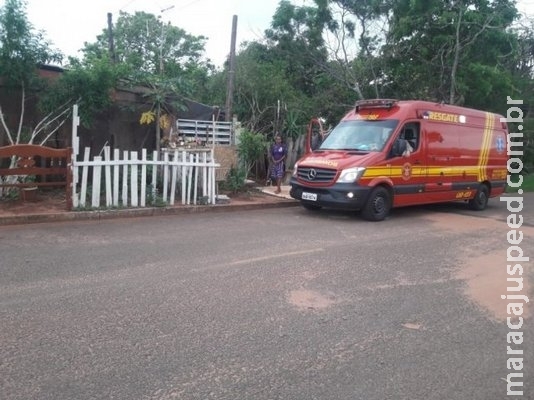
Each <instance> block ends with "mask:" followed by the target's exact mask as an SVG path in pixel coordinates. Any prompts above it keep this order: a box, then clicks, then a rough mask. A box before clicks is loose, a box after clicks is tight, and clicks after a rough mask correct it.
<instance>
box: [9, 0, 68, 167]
mask: <svg viewBox="0 0 534 400" xmlns="http://www.w3.org/2000/svg"><path fill="white" fill-rule="evenodd" d="M61 58H62V55H61V53H60V52H58V51H56V50H53V49H52V48H51V47H50V44H49V42H48V41H47V40H46V39H45V38H44V36H43V33H42V32H36V31H35V30H34V29H33V27H32V25H31V24H30V22H29V21H28V19H27V16H26V2H25V1H24V0H6V2H5V4H4V6H3V8H2V9H0V78H1V79H2V83H3V86H4V88H5V90H7V91H8V92H10V93H11V94H12V95H13V97H15V98H18V97H19V96H20V114H19V118H18V121H17V122H11V121H9V120H6V118H5V115H4V114H3V112H2V106H1V105H0V123H1V127H2V131H3V134H4V136H5V137H6V138H7V141H8V143H9V144H19V143H21V141H25V142H27V143H30V144H32V143H39V144H44V143H45V142H46V141H47V140H48V138H49V137H50V136H51V135H52V134H53V133H54V132H56V131H57V129H59V127H60V126H61V125H62V124H63V123H64V122H65V121H66V119H67V117H68V111H69V109H68V107H67V105H66V104H65V105H63V107H61V108H60V109H57V110H53V111H52V112H50V113H49V114H47V115H46V116H45V117H44V118H43V119H42V120H41V121H40V122H39V123H37V124H36V126H34V127H32V126H25V120H24V118H25V111H26V102H27V100H28V98H29V97H31V95H34V94H36V93H37V92H38V91H39V90H41V89H43V88H44V87H45V86H46V82H45V81H44V80H43V79H40V78H39V76H38V74H37V67H38V66H39V65H41V64H47V63H49V62H59V61H61ZM13 162H14V161H13Z"/></svg>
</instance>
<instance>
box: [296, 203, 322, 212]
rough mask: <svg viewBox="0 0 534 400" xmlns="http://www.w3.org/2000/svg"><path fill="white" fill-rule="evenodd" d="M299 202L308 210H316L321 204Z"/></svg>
mask: <svg viewBox="0 0 534 400" xmlns="http://www.w3.org/2000/svg"><path fill="white" fill-rule="evenodd" d="M300 204H302V207H304V208H305V209H306V210H309V211H318V210H320V209H321V208H322V207H321V206H316V205H315V204H310V203H304V202H303V203H300Z"/></svg>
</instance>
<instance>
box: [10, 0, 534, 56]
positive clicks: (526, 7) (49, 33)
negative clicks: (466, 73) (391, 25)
mask: <svg viewBox="0 0 534 400" xmlns="http://www.w3.org/2000/svg"><path fill="white" fill-rule="evenodd" d="M308 1H309V0H308ZM278 2H279V0H27V4H28V7H27V14H28V19H29V20H30V22H31V23H32V24H33V26H34V27H35V28H36V29H40V30H44V31H45V32H46V37H47V38H48V39H49V40H50V41H52V42H53V44H54V46H55V47H57V48H59V49H60V50H61V51H62V52H63V53H64V54H66V55H77V51H78V50H79V49H80V48H82V47H83V44H84V42H94V41H95V39H96V36H97V35H98V34H100V33H101V32H102V30H103V29H105V28H106V26H107V13H108V12H111V13H112V14H113V16H114V18H115V19H116V18H117V17H118V14H119V11H125V12H128V13H130V14H133V13H134V12H135V11H145V12H148V13H151V14H154V15H161V17H162V19H163V21H165V22H167V21H170V22H171V24H172V25H174V26H178V27H180V28H182V29H184V30H185V31H186V32H188V33H190V34H193V35H195V36H199V35H203V36H206V37H207V38H208V41H207V43H206V57H208V58H210V59H211V60H212V62H213V63H214V64H215V65H218V66H220V65H222V63H223V62H224V60H225V59H226V56H227V54H228V53H229V52H230V41H231V34H232V18H233V15H237V18H238V20H237V42H238V48H239V43H241V42H243V41H246V40H255V39H259V38H261V37H262V36H263V32H264V30H265V29H267V28H268V27H269V25H270V23H271V19H272V16H273V15H274V13H275V11H276V7H277V6H278ZM292 2H293V3H294V4H296V5H303V4H305V3H306V0H292ZM3 4H4V0H0V5H3ZM517 4H518V7H519V9H520V10H521V11H522V12H525V13H527V14H530V15H534V0H517Z"/></svg>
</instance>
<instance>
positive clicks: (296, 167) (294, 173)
mask: <svg viewBox="0 0 534 400" xmlns="http://www.w3.org/2000/svg"><path fill="white" fill-rule="evenodd" d="M298 167H299V163H298V162H296V163H295V165H294V166H293V172H292V173H291V175H292V176H293V177H295V178H296V177H297V169H298Z"/></svg>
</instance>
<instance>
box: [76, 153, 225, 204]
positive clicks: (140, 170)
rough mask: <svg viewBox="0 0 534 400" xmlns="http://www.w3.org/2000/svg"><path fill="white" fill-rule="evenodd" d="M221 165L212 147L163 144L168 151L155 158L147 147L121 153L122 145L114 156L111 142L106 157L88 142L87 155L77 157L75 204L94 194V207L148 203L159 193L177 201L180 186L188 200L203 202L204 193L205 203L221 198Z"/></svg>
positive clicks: (164, 198) (165, 199)
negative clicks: (218, 170) (217, 183)
mask: <svg viewBox="0 0 534 400" xmlns="http://www.w3.org/2000/svg"><path fill="white" fill-rule="evenodd" d="M218 167H219V164H218V163H216V162H215V160H214V158H213V149H209V148H198V149H175V150H163V151H162V157H159V156H158V153H157V152H156V151H154V152H153V153H152V157H151V159H149V158H148V155H147V150H146V149H143V150H142V151H141V157H140V158H139V155H138V152H136V151H130V152H129V151H123V152H122V158H121V152H120V150H118V149H115V150H114V152H113V157H112V154H111V150H110V148H109V147H108V146H106V147H104V157H103V158H102V157H101V156H95V157H94V158H93V160H90V149H89V148H85V151H84V157H83V161H73V181H74V184H73V196H72V198H73V205H74V207H80V208H85V207H88V205H87V200H88V197H89V195H90V198H91V200H90V207H91V208H100V207H101V201H102V200H104V206H105V207H107V208H109V207H146V206H147V205H151V204H153V203H155V201H156V198H158V199H159V200H161V201H162V202H164V203H166V204H169V205H174V203H175V194H176V193H177V191H179V192H180V194H181V203H182V204H184V205H187V204H197V203H198V202H199V198H200V196H202V197H204V198H205V200H204V201H203V202H204V203H207V204H215V169H216V168H218ZM90 169H91V170H90ZM90 176H91V185H90V186H89V182H88V181H89V177H90ZM158 188H161V191H159V190H158ZM160 192H161V193H160Z"/></svg>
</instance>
